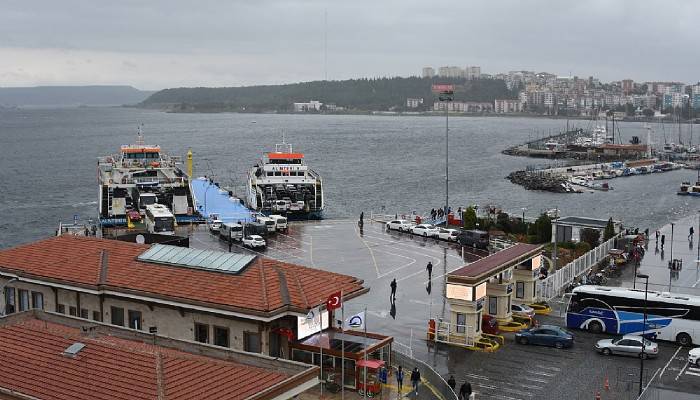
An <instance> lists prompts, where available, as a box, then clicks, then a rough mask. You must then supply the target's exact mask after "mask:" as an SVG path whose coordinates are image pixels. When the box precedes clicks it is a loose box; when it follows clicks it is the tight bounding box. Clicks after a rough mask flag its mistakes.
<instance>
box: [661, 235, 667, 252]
mask: <svg viewBox="0 0 700 400" xmlns="http://www.w3.org/2000/svg"><path fill="white" fill-rule="evenodd" d="M665 242H666V235H661V250H663V249H664V243H665Z"/></svg>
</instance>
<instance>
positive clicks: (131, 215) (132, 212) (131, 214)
mask: <svg viewBox="0 0 700 400" xmlns="http://www.w3.org/2000/svg"><path fill="white" fill-rule="evenodd" d="M126 214H127V215H128V216H129V219H130V220H131V221H132V222H136V221H141V214H139V212H138V211H136V210H129V212H128V213H126Z"/></svg>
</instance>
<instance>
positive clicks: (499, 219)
mask: <svg viewBox="0 0 700 400" xmlns="http://www.w3.org/2000/svg"><path fill="white" fill-rule="evenodd" d="M496 226H497V227H498V229H500V230H502V231H503V232H506V233H509V232H510V231H511V229H510V217H509V216H508V214H506V213H504V212H500V213H498V214H497V215H496Z"/></svg>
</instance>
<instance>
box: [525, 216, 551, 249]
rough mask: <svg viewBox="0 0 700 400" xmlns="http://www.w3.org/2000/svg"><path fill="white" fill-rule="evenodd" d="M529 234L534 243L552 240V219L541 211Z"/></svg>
mask: <svg viewBox="0 0 700 400" xmlns="http://www.w3.org/2000/svg"><path fill="white" fill-rule="evenodd" d="M530 234H531V235H532V236H533V239H534V240H535V243H547V242H549V241H551V240H552V220H551V219H550V218H549V216H548V215H547V214H544V213H543V214H542V215H540V216H539V217H538V218H537V220H536V221H535V223H534V224H532V227H531V228H530Z"/></svg>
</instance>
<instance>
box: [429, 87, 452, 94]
mask: <svg viewBox="0 0 700 400" xmlns="http://www.w3.org/2000/svg"><path fill="white" fill-rule="evenodd" d="M454 90H455V85H433V92H439V93H444V92H450V93H451V92H454Z"/></svg>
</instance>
